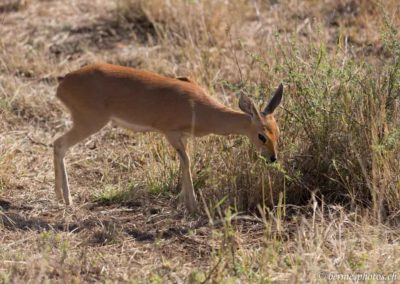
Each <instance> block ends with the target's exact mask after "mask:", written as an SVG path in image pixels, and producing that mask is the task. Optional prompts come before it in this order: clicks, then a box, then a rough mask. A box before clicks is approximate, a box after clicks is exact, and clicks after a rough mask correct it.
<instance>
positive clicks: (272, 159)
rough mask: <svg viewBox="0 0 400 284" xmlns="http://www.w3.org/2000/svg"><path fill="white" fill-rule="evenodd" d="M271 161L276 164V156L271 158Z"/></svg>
mask: <svg viewBox="0 0 400 284" xmlns="http://www.w3.org/2000/svg"><path fill="white" fill-rule="evenodd" d="M270 160H271V162H272V163H274V162H276V156H275V155H272V156H271V158H270Z"/></svg>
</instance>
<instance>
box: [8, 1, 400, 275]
mask: <svg viewBox="0 0 400 284" xmlns="http://www.w3.org/2000/svg"><path fill="white" fill-rule="evenodd" d="M78 2H79V1H75V2H74V1H72V2H68V3H62V2H57V1H49V2H47V1H37V2H36V1H30V2H29V5H27V6H26V7H25V8H24V9H23V10H21V11H19V12H18V11H17V12H15V14H9V15H7V16H6V17H5V21H4V26H3V27H0V29H1V32H2V33H3V36H2V37H0V72H1V73H0V116H1V119H0V129H1V131H0V132H1V134H0V194H1V196H2V198H3V197H4V198H8V199H10V200H11V201H12V202H11V205H7V203H4V202H3V201H2V200H0V201H2V202H0V207H1V211H0V217H1V220H2V223H1V224H0V231H1V233H3V234H0V238H1V241H2V243H3V244H4V245H3V246H2V247H1V248H0V263H1V265H0V282H12V281H14V282H29V281H31V282H42V281H53V280H54V281H58V280H59V281H66V282H72V281H77V282H80V281H81V282H85V281H86V282H93V281H111V282H115V281H121V282H128V281H131V282H133V283H136V282H139V283H140V282H146V281H147V282H146V283H161V282H179V281H185V282H188V283H203V282H212V283H221V282H229V281H237V282H243V283H245V282H246V283H247V282H253V283H269V282H275V281H286V282H315V283H319V282H324V281H326V282H327V281H328V280H329V278H328V277H329V273H350V274H355V273H359V272H366V273H374V272H376V273H383V274H386V275H388V274H390V273H395V272H397V271H398V267H399V265H400V263H399V261H400V248H399V232H398V224H399V212H400V208H399V204H400V191H399V187H400V180H399V168H400V167H399V166H400V165H399V160H400V159H399V158H400V157H399V154H400V145H399V141H400V140H399V138H400V129H399V127H400V116H399V107H400V106H399V103H400V102H399V97H400V71H399V70H400V69H399V68H400V63H399V55H400V39H399V34H398V29H399V24H400V23H399V19H398V17H397V14H398V12H399V9H400V7H399V4H398V3H397V1H395V0H388V1H382V2H371V1H357V0H340V1H333V0H324V1H299V0H282V1H259V0H254V1H244V0H243V1H242V0H240V1H222V0H205V1H187V0H169V1H161V0H153V1H144V0H120V1H115V2H102V1H97V2H96V3H95V2H92V1H90V2H85V1H82V2H79V3H78ZM13 13H14V12H13ZM55 15H57V16H58V17H57V19H58V20H57V21H53V20H51V19H53V18H54V16H55ZM21 19H29V21H21ZM11 27H12V28H11ZM16 28H18V30H19V33H15V31H14V30H15V29H16ZM96 61H107V62H111V63H116V64H122V65H127V66H131V67H136V68H143V69H148V70H152V71H155V72H159V73H162V74H165V75H169V76H189V77H191V79H193V80H194V81H196V82H197V83H198V84H199V85H201V86H203V87H204V88H205V89H206V90H208V92H209V93H210V95H212V96H215V97H217V98H218V99H219V100H221V101H222V102H224V103H225V104H227V105H230V106H232V107H234V108H236V107H237V101H238V94H239V93H240V92H245V93H247V94H248V95H249V96H251V97H252V98H253V99H254V100H255V101H256V102H257V104H259V105H260V106H262V105H264V104H265V103H266V101H267V100H268V97H269V95H270V94H271V92H272V90H273V89H274V88H275V87H276V85H278V84H279V83H280V82H283V83H284V85H285V94H284V96H285V97H284V101H283V106H282V107H281V108H280V109H279V111H278V114H277V116H278V122H279V125H280V128H281V139H280V143H279V148H280V153H279V158H280V161H279V163H277V164H267V163H265V162H264V161H263V160H262V159H261V158H260V157H259V156H258V155H257V153H256V152H255V149H254V148H253V146H252V145H251V144H250V143H249V141H248V140H247V139H246V138H244V137H233V136H232V137H218V136H209V137H205V138H201V139H193V140H192V141H191V155H192V160H193V173H194V183H195V188H196V191H197V193H198V196H199V201H200V202H201V203H202V204H203V205H204V208H205V210H204V214H203V215H204V216H206V217H205V218H206V219H208V220H209V222H210V223H211V225H206V226H198V227H196V226H197V225H194V226H192V224H193V223H195V224H197V223H196V219H191V218H190V217H188V216H185V215H183V214H182V213H181V212H182V211H180V209H178V210H176V204H177V200H176V195H177V192H176V190H175V186H176V184H177V182H178V181H177V179H178V160H177V158H176V154H175V152H174V150H173V149H171V148H170V147H169V146H168V144H167V142H166V141H164V140H163V139H162V138H161V137H160V136H159V135H157V134H144V135H136V134H132V133H130V132H129V131H125V130H121V129H116V128H113V127H110V126H108V127H106V128H105V129H104V130H102V131H101V132H100V133H99V134H97V135H94V136H93V137H91V138H90V139H88V141H86V142H85V143H81V144H79V145H77V146H76V147H74V149H72V150H71V151H70V152H69V153H68V155H67V167H68V170H69V176H70V182H71V190H72V193H73V198H74V201H75V202H76V204H78V207H77V209H76V210H75V211H72V212H70V211H68V210H66V211H65V212H64V211H63V212H61V211H62V210H61V209H60V208H53V207H52V205H51V204H52V200H53V198H54V196H53V195H52V194H53V193H52V192H53V179H54V177H53V168H52V148H51V143H52V141H53V139H54V138H55V137H56V136H57V135H59V134H61V133H62V132H64V131H65V130H66V129H68V127H69V126H70V125H69V124H70V122H69V119H68V115H67V113H66V112H65V110H64V109H63V107H62V106H61V105H60V104H59V102H57V101H56V100H55V98H54V90H55V87H56V84H57V83H56V79H55V78H56V77H57V76H59V75H62V74H65V73H66V72H68V71H71V70H74V69H76V68H78V67H79V66H81V65H84V64H87V63H92V62H96ZM146 200H149V201H146ZM135 202H137V203H135ZM92 203H93V204H97V205H96V206H105V207H99V208H100V209H99V208H98V207H96V206H94V207H89V209H87V208H86V207H87V206H89V205H88V204H92ZM18 204H19V205H18ZM99 204H100V205H99ZM121 204H122V207H123V208H120V207H118V206H120V205H121ZM138 204H139V205H138ZM17 205H18V206H17ZM109 205H110V206H111V207H112V206H115V207H112V208H111V209H110V210H108V209H107V207H106V206H109ZM6 207H10V208H11V209H8V211H7V210H6ZM125 207H128V208H130V209H129V210H133V211H129V212H128V213H126V215H124V213H123V212H125V211H124V210H125ZM147 207H148V208H147ZM29 208H31V209H29ZM131 208H134V209H131ZM149 208H150V209H149ZM171 208H173V209H171ZM3 209H4V210H3ZM148 209H149V212H150V213H148V212H147V210H148ZM126 210H128V209H126ZM174 210H175V211H174ZM10 211H12V212H11V213H12V214H11V213H10ZM20 212H22V213H20ZM132 212H133V213H132ZM151 212H153V213H151ZM154 212H156V213H154ZM171 212H172V213H171ZM174 212H178V213H174ZM18 214H22V215H21V216H20V215H18ZM204 216H203V217H204ZM17 217H18V218H17ZM200 219H201V217H200ZM46 220H49V221H47V222H45V221H46ZM171 224H173V227H170V226H172V225H171ZM200 224H201V222H200ZM70 225H71V227H73V226H76V228H77V229H76V231H74V230H73V229H72V230H71V231H69V229H68V226H70ZM65 226H66V227H67V229H65ZM179 226H183V228H188V229H187V230H186V231H185V232H187V233H184V234H183V235H180V234H177V236H175V237H176V239H175V238H174V237H172V238H171V239H169V238H167V237H165V236H168V234H172V233H171V232H175V231H174V230H172V231H171V230H170V229H171V228H172V229H176V227H177V228H178V229H179V228H180V227H179ZM60 228H61V229H60ZM141 229H142V230H143V231H140V230H141ZM178 229H176V230H178ZM43 231H44V232H43ZM178 231H179V230H178ZM146 238H147V239H146ZM143 239H144V242H143ZM149 239H150V240H153V241H149ZM133 255H134V257H133ZM2 267H5V268H2ZM398 277H400V275H399V276H398ZM353 282H355V281H353Z"/></svg>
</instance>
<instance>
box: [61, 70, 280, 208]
mask: <svg viewBox="0 0 400 284" xmlns="http://www.w3.org/2000/svg"><path fill="white" fill-rule="evenodd" d="M282 93H283V86H282V84H280V85H279V87H278V88H277V90H276V92H275V94H274V96H273V97H272V99H271V100H270V102H269V103H268V105H267V106H266V107H265V109H264V110H263V111H262V112H259V111H258V110H257V108H256V106H255V105H254V103H253V102H252V101H251V100H250V98H248V97H247V96H245V95H243V94H242V95H241V97H240V100H239V108H240V109H241V110H242V111H243V112H241V111H236V110H233V109H231V108H229V107H227V106H224V105H223V104H221V103H220V102H218V101H217V100H216V99H214V98H213V97H211V96H209V95H207V93H206V92H205V91H204V90H203V89H201V88H200V87H199V86H198V85H196V84H195V83H193V82H191V81H190V80H189V79H187V78H168V77H164V76H160V75H157V74H154V73H150V72H147V71H141V70H136V69H132V68H128V67H121V66H114V65H109V64H96V65H90V66H86V67H83V68H81V69H79V70H77V71H75V72H71V73H69V74H67V75H66V76H65V77H64V78H63V80H62V81H61V83H60V85H59V86H58V89H57V97H58V98H59V99H60V100H61V101H62V102H63V103H64V105H65V106H66V107H67V108H68V109H69V111H70V113H71V117H72V120H73V126H72V128H71V129H70V130H69V131H68V132H67V133H65V134H64V135H62V136H61V137H59V138H58V139H56V140H55V141H54V168H55V192H56V196H57V199H58V200H60V201H62V200H63V199H64V201H65V203H66V204H67V205H70V204H72V201H71V195H70V191H69V185H68V178H67V173H66V171H65V166H64V156H65V153H66V152H67V150H68V149H69V148H70V147H71V146H73V145H75V144H76V143H78V142H80V141H82V140H83V139H85V138H87V137H89V136H90V135H92V134H94V133H96V132H97V131H99V130H100V129H101V128H102V127H103V126H105V125H106V124H107V123H108V122H109V121H113V122H114V123H116V124H117V125H120V126H123V127H126V128H128V129H131V130H133V131H138V132H147V131H157V132H161V133H162V134H164V135H165V137H166V138H167V140H168V141H169V143H170V144H171V145H172V147H174V148H175V150H176V151H177V152H178V155H179V158H180V169H181V175H182V176H181V180H182V194H183V200H184V202H185V205H186V207H187V209H188V210H189V211H191V212H193V211H195V210H196V197H195V193H194V189H193V182H192V174H191V171H190V159H189V155H188V152H187V141H188V138H189V137H190V136H204V135H207V134H212V133H213V134H218V135H228V134H240V135H245V136H247V137H248V138H249V139H250V140H251V141H252V143H254V144H255V145H256V146H257V148H258V149H259V150H260V151H261V154H262V155H263V156H264V157H266V158H267V159H269V160H271V162H274V161H275V160H276V159H277V141H278V135H279V130H278V126H277V123H276V121H275V118H274V116H273V113H274V110H275V109H276V107H277V106H278V105H279V104H280V102H281V99H282Z"/></svg>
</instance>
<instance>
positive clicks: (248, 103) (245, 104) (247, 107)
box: [239, 93, 259, 117]
mask: <svg viewBox="0 0 400 284" xmlns="http://www.w3.org/2000/svg"><path fill="white" fill-rule="evenodd" d="M239 108H240V109H241V110H242V111H243V112H245V113H247V114H248V115H250V116H251V117H256V116H259V113H258V110H257V108H256V106H255V105H254V103H253V101H252V100H251V99H250V98H249V97H248V96H246V95H245V94H243V93H242V94H241V95H240V99H239Z"/></svg>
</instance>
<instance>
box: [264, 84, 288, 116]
mask: <svg viewBox="0 0 400 284" xmlns="http://www.w3.org/2000/svg"><path fill="white" fill-rule="evenodd" d="M282 95H283V85H282V83H280V84H279V87H278V88H277V89H276V91H275V94H274V96H273V97H272V99H271V100H270V101H269V103H268V105H267V106H266V107H265V109H264V110H263V112H262V114H263V115H267V114H271V113H273V112H274V111H275V109H276V108H277V107H278V106H279V104H280V103H281V101H282Z"/></svg>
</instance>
